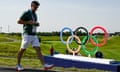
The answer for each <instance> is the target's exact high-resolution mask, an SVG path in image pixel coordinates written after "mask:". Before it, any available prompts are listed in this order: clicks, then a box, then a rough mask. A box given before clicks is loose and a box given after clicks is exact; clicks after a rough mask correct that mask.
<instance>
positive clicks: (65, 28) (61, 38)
mask: <svg viewBox="0 0 120 72" xmlns="http://www.w3.org/2000/svg"><path fill="white" fill-rule="evenodd" d="M64 30H69V31H70V33H71V35H72V36H73V35H74V34H73V31H72V30H71V29H70V28H68V27H64V28H63V29H62V30H61V32H60V40H61V42H62V43H63V44H66V42H65V41H64V40H63V35H62V34H63V31H64ZM72 41H73V37H72V38H71V39H70V41H69V44H70V43H72Z"/></svg>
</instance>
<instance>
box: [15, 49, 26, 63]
mask: <svg viewBox="0 0 120 72" xmlns="http://www.w3.org/2000/svg"><path fill="white" fill-rule="evenodd" d="M25 50H26V49H22V48H20V50H19V52H18V57H17V64H18V65H20V63H21V58H22V56H23V53H24V51H25Z"/></svg>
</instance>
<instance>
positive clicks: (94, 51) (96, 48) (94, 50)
mask: <svg viewBox="0 0 120 72" xmlns="http://www.w3.org/2000/svg"><path fill="white" fill-rule="evenodd" d="M88 37H89V38H92V39H93V40H94V41H95V43H96V44H98V41H97V39H96V38H95V36H88ZM86 39H87V36H85V37H84V38H83V40H82V43H84V42H85V40H86ZM81 48H82V50H83V51H84V52H85V53H86V54H87V55H92V54H95V53H96V52H97V50H98V46H96V47H95V48H94V49H93V50H92V51H91V52H89V51H87V50H86V48H85V45H82V47H81Z"/></svg>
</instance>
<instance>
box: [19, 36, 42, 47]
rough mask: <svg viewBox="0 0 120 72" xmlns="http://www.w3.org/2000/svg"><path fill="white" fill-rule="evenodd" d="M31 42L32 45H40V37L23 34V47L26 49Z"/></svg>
mask: <svg viewBox="0 0 120 72" xmlns="http://www.w3.org/2000/svg"><path fill="white" fill-rule="evenodd" d="M30 44H31V45H32V47H40V43H39V39H38V37H37V36H36V35H35V36H32V35H22V43H21V48H23V49H26V48H27V47H28V45H30Z"/></svg>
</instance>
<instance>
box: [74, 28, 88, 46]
mask: <svg viewBox="0 0 120 72" xmlns="http://www.w3.org/2000/svg"><path fill="white" fill-rule="evenodd" d="M79 29H82V30H84V31H85V32H86V34H85V35H87V38H86V40H85V42H84V43H83V45H85V44H86V43H87V41H88V39H89V32H88V30H87V29H86V28H84V27H78V28H77V29H76V30H75V31H74V34H75V35H77V32H78V31H79ZM74 40H75V42H76V43H77V44H79V45H82V44H81V43H78V41H77V40H76V39H74Z"/></svg>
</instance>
